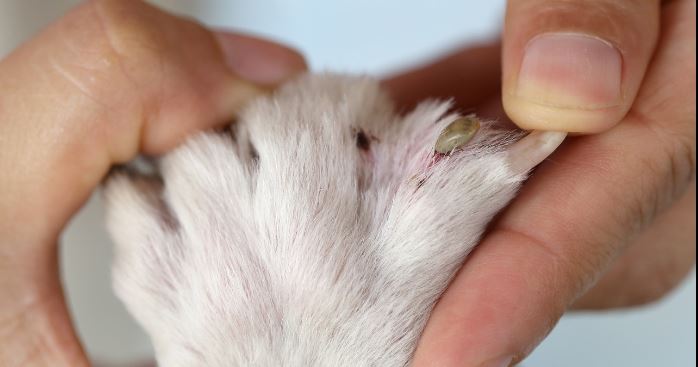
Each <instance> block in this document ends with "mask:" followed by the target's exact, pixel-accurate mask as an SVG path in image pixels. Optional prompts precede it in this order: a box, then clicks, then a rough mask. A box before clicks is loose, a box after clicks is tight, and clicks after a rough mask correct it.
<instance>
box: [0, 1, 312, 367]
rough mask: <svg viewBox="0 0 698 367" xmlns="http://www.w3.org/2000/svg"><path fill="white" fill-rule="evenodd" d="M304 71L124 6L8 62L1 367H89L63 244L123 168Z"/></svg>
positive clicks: (77, 22)
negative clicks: (98, 190) (72, 318)
mask: <svg viewBox="0 0 698 367" xmlns="http://www.w3.org/2000/svg"><path fill="white" fill-rule="evenodd" d="M255 56H257V57H260V58H261V60H258V61H257V62H256V63H255V62H253V59H254V58H255ZM269 56H273V58H272V59H270V58H268V57H269ZM255 67H258V68H255ZM238 68H239V69H240V70H237V69H238ZM303 68H304V64H303V61H302V58H301V57H300V56H299V55H298V54H296V53H294V52H292V51H290V50H288V49H286V48H283V47H280V46H277V45H275V44H272V43H269V42H259V41H256V40H254V39H252V38H249V37H247V38H243V37H238V36H231V35H229V34H219V35H218V36H216V35H214V34H213V33H211V32H209V31H208V30H206V29H204V28H203V27H201V26H199V25H197V24H195V23H194V22H191V21H188V20H184V19H181V18H177V17H174V16H171V15H169V14H166V13H163V12H161V11H159V10H157V9H155V8H153V7H151V6H149V5H147V4H146V3H144V2H141V1H117V0H104V1H90V2H87V3H85V4H84V5H82V6H80V7H79V8H77V9H76V10H74V11H72V12H71V13H70V14H68V15H67V16H66V17H65V18H64V19H62V20H61V21H59V22H58V23H56V24H54V25H53V26H51V27H50V28H48V29H47V30H46V31H45V32H43V33H42V34H41V35H39V36H38V37H37V38H36V39H34V40H33V41H31V42H29V43H27V44H25V45H24V46H23V47H21V48H20V49H18V50H17V51H16V52H14V53H13V54H12V55H10V56H9V57H8V58H7V59H5V60H3V61H2V62H0V172H3V173H2V174H0V187H1V188H2V190H0V286H1V287H2V293H3V295H2V297H0V345H2V346H3V348H2V349H1V350H0V365H3V366H13V365H18V364H19V365H41V363H42V361H48V360H50V361H51V363H49V364H50V365H52V366H60V365H69V366H81V365H84V364H85V363H86V362H85V361H84V357H83V353H82V351H81V350H80V348H79V345H78V344H77V342H76V338H75V335H74V332H73V330H72V328H71V326H70V322H69V320H68V317H67V312H66V311H65V304H64V302H63V300H62V295H61V290H60V286H59V282H58V281H57V279H58V275H57V269H56V264H57V262H56V259H57V249H56V247H55V242H56V239H57V237H58V236H59V234H60V231H61V229H62V228H63V226H64V225H65V224H66V222H67V221H68V219H69V218H70V216H71V215H72V214H73V213H74V212H75V211H76V210H77V209H78V208H79V207H80V206H81V205H82V203H83V202H84V201H85V200H86V198H87V197H88V196H89V194H90V191H91V190H92V189H93V188H94V187H95V186H97V185H98V183H99V181H100V180H101V178H102V177H103V175H104V174H105V173H106V172H107V170H108V169H109V166H110V165H111V164H112V163H113V162H124V161H127V160H130V159H131V158H133V157H134V156H135V155H136V154H137V153H138V152H139V151H143V152H146V153H150V154H157V153H161V152H163V151H165V150H167V149H170V148H172V147H173V146H175V145H176V144H177V143H178V142H180V141H181V140H182V139H183V137H184V136H185V135H187V134H189V133H191V132H192V131H194V130H198V129H202V128H206V127H210V126H213V125H215V124H220V123H223V122H226V121H229V120H230V119H231V117H232V116H233V114H234V112H235V111H236V109H237V108H239V106H240V105H241V104H242V103H244V102H245V101H246V100H247V99H249V98H251V97H254V96H256V95H258V94H259V93H260V91H261V90H262V89H261V88H260V87H258V86H256V85H255V84H253V83H252V82H256V81H262V82H263V84H265V86H264V88H266V87H267V85H270V84H273V83H274V82H281V81H283V79H285V78H288V77H290V76H291V75H292V74H295V73H297V72H299V71H301V70H302V69H303Z"/></svg>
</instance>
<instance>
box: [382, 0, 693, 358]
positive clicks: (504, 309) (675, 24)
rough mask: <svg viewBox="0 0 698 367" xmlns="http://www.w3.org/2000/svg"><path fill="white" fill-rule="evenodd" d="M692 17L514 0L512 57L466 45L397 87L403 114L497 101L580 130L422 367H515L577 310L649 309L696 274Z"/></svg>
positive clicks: (471, 284) (482, 260)
mask: <svg viewBox="0 0 698 367" xmlns="http://www.w3.org/2000/svg"><path fill="white" fill-rule="evenodd" d="M695 14H696V12H695V1H691V0H674V1H664V2H660V1H659V0H653V1H630V0H625V1H610V0H594V1H583V2H581V1H548V0H527V1H519V0H515V1H509V5H508V10H507V17H506V24H505V31H504V34H503V39H502V44H501V50H502V53H501V54H500V48H499V46H497V45H495V46H492V47H480V48H477V49H469V50H463V51H461V52H458V53H456V54H453V55H451V56H449V57H447V58H445V59H442V60H439V61H437V62H436V63H434V64H432V65H429V66H427V67H424V68H421V69H418V70H415V71H411V72H409V73H407V74H404V75H400V76H398V77H395V78H393V79H391V80H389V81H387V82H386V83H387V84H388V86H389V87H391V88H392V89H393V91H394V92H395V95H396V97H397V98H399V99H401V100H402V101H403V102H404V103H405V104H412V103H413V102H414V101H416V100H419V99H421V98H423V97H424V96H425V95H429V96H434V95H437V96H448V95H454V96H455V97H456V100H457V102H458V103H459V105H461V106H463V107H465V108H472V107H475V109H476V112H482V111H485V115H486V114H487V111H490V113H491V111H492V110H493V108H492V106H496V105H498V104H499V103H497V100H499V99H500V98H501V100H502V102H503V107H504V110H505V111H506V113H507V115H508V116H509V117H510V118H511V120H513V122H515V123H516V124H518V125H519V126H520V127H522V128H524V129H531V130H551V131H567V132H572V133H577V134H575V135H577V137H573V138H571V139H569V141H568V142H566V144H564V145H563V146H562V147H561V148H560V149H559V150H558V151H557V153H556V154H555V155H553V156H552V157H551V159H550V161H549V162H546V163H544V164H543V165H542V166H541V167H540V169H539V170H538V171H537V172H536V173H535V174H534V175H533V177H532V178H531V180H530V181H529V182H528V183H527V184H526V185H525V186H524V189H523V190H522V192H521V193H520V196H519V197H518V198H517V199H516V200H515V201H514V202H513V203H512V205H511V207H510V208H509V209H508V210H506V211H505V212H504V214H503V215H502V216H501V217H500V218H499V220H498V221H497V222H496V223H494V225H493V226H492V230H491V232H490V233H489V235H488V236H486V237H485V238H484V240H483V241H482V242H481V244H480V246H479V248H478V249H477V250H476V251H475V252H474V254H473V255H472V256H471V258H470V259H469V260H467V261H466V264H465V266H464V267H463V269H462V270H461V272H460V273H459V275H458V276H457V277H456V278H455V280H454V281H453V283H452V284H451V286H450V288H449V290H447V291H446V293H445V294H444V296H443V298H442V299H441V301H440V303H439V304H437V306H436V308H435V310H434V312H433V314H432V317H431V319H430V321H429V323H428V325H427V327H426V330H425V332H424V334H423V336H422V339H421V341H420V345H419V347H418V350H417V352H416V355H415V366H418V367H420V366H444V367H446V366H454V367H455V366H475V367H479V366H482V367H505V366H509V365H513V364H514V363H517V362H518V361H521V360H522V359H523V358H524V357H525V356H526V355H528V354H529V353H530V352H531V350H533V348H535V346H536V345H537V344H538V343H539V342H540V341H541V340H542V339H543V338H544V337H545V336H546V334H547V333H548V332H549V331H550V330H551V329H552V327H553V326H554V325H555V323H556V322H557V320H558V319H559V317H560V316H561V315H562V313H563V312H564V311H565V310H567V309H568V308H570V307H572V308H587V309H590V308H592V309H593V308H608V307H621V306H630V305H636V304H642V303H646V302H649V301H651V300H654V299H657V298H659V297H660V296H662V295H663V294H665V293H666V292H667V291H668V290H670V289H671V288H672V287H673V286H675V285H676V284H678V283H679V282H680V280H681V279H682V278H683V277H684V276H685V275H686V274H687V273H688V272H689V271H690V269H691V268H692V267H693V264H694V262H695V238H696V237H695V181H694V180H695V147H696V143H695V136H696V135H695V134H696V125H695V124H696V120H695V119H696V111H695V97H696V95H695V94H696V84H695V81H696V75H695V66H696V58H695V45H696V42H695ZM500 63H501V65H502V73H501V74H500V70H499V69H498V67H497V66H498V65H500ZM500 76H501V79H500ZM500 80H501V82H502V84H501V90H498V87H499V86H500V83H499V82H500ZM473 90H476V91H479V92H480V93H479V94H476V93H473V92H472V91H473ZM500 92H501V94H500ZM486 117H487V116H486ZM584 133H598V134H595V135H587V136H580V134H584Z"/></svg>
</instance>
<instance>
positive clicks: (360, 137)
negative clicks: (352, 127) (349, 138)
mask: <svg viewBox="0 0 698 367" xmlns="http://www.w3.org/2000/svg"><path fill="white" fill-rule="evenodd" d="M356 147H357V148H359V149H361V150H363V151H367V150H369V149H370V148H371V140H370V139H369V138H368V136H367V135H366V133H365V132H364V131H363V130H359V131H358V132H357V133H356Z"/></svg>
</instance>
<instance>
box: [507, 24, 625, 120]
mask: <svg viewBox="0 0 698 367" xmlns="http://www.w3.org/2000/svg"><path fill="white" fill-rule="evenodd" d="M521 59H522V60H521V63H520V67H519V70H518V72H516V73H514V74H513V76H511V77H510V78H509V80H508V82H507V83H505V87H504V91H505V92H504V94H503V99H504V101H503V103H504V108H505V111H506V112H507V114H508V115H509V117H510V118H511V119H512V120H513V121H514V122H515V123H516V124H517V125H519V127H521V128H523V129H526V130H555V131H567V132H575V133H598V132H602V131H605V130H608V129H610V128H612V127H613V126H614V125H616V124H617V123H618V122H619V121H620V120H621V118H622V117H623V115H625V113H626V112H627V110H628V108H629V106H628V104H629V102H628V101H627V100H626V99H625V98H624V96H623V87H622V77H621V75H622V70H623V57H622V55H621V53H620V51H619V50H618V49H617V48H616V47H615V46H613V45H612V44H611V43H610V42H607V41H605V40H603V39H601V38H598V37H595V36H591V35H587V34H582V33H566V32H560V33H545V34H541V35H538V36H535V37H533V39H531V40H530V41H529V42H528V44H527V45H526V47H524V49H523V55H522V58H521Z"/></svg>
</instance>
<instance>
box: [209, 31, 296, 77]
mask: <svg viewBox="0 0 698 367" xmlns="http://www.w3.org/2000/svg"><path fill="white" fill-rule="evenodd" d="M216 38H217V40H218V43H219V45H220V47H221V50H222V51H223V56H224V57H225V61H226V63H227V64H228V67H230V68H231V69H232V70H233V72H234V73H235V74H237V75H238V76H239V77H241V78H242V79H245V80H247V81H250V82H253V83H259V84H263V85H275V84H279V83H282V82H284V81H286V80H288V79H290V78H292V77H293V76H295V75H297V74H298V73H300V72H303V71H305V70H306V65H305V60H304V59H303V57H302V56H301V55H300V54H299V53H297V52H296V51H293V50H291V49H290V48H287V47H284V46H281V45H279V44H276V43H273V42H270V41H265V40H261V39H257V38H253V37H248V36H242V35H236V34H231V33H218V34H216Z"/></svg>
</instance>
